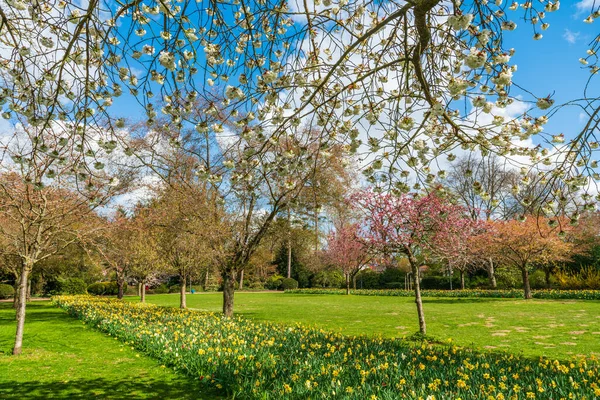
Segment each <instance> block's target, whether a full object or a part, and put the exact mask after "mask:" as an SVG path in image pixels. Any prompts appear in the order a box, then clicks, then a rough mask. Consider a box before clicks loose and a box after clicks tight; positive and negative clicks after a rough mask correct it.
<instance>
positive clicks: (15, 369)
mask: <svg viewBox="0 0 600 400" xmlns="http://www.w3.org/2000/svg"><path fill="white" fill-rule="evenodd" d="M15 329H16V328H15V321H14V311H13V309H12V307H11V304H10V303H0V399H40V400H42V399H44V400H45V399H65V400H66V399H211V398H215V396H214V395H211V394H209V393H207V392H206V389H205V388H201V387H200V386H199V385H198V382H197V381H195V380H193V379H191V378H189V377H186V376H184V375H182V374H179V373H177V372H175V371H173V370H172V369H170V368H164V367H162V366H161V365H160V364H158V362H157V361H155V360H153V359H150V358H148V357H146V356H144V355H141V354H139V353H137V352H136V351H134V350H132V349H131V347H129V346H127V345H125V344H124V343H121V342H119V341H117V340H114V339H113V338H111V337H109V336H107V335H104V334H102V333H100V332H98V331H95V330H92V329H89V328H88V327H87V326H86V325H84V324H83V323H82V322H80V321H78V320H76V319H74V318H72V317H70V316H69V315H67V313H65V312H64V311H63V310H60V309H58V308H55V307H53V306H52V305H51V304H50V303H49V302H34V303H30V304H28V305H27V322H26V325H25V338H24V349H23V354H22V355H21V356H18V357H15V356H12V355H10V354H11V351H12V345H13V340H14V334H15Z"/></svg>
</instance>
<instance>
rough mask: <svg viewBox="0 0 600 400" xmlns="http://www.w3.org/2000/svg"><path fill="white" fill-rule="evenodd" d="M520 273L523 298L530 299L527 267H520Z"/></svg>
mask: <svg viewBox="0 0 600 400" xmlns="http://www.w3.org/2000/svg"><path fill="white" fill-rule="evenodd" d="M521 275H523V289H524V291H525V299H531V287H530V286H529V271H527V267H524V268H521Z"/></svg>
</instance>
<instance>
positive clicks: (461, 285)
mask: <svg viewBox="0 0 600 400" xmlns="http://www.w3.org/2000/svg"><path fill="white" fill-rule="evenodd" d="M460 290H465V271H460Z"/></svg>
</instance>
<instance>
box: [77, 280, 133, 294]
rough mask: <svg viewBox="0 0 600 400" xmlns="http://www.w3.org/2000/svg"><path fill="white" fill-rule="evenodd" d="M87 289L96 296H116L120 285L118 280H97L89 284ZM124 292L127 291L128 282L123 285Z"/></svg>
mask: <svg viewBox="0 0 600 400" xmlns="http://www.w3.org/2000/svg"><path fill="white" fill-rule="evenodd" d="M87 291H88V293H89V294H95V295H96V296H116V295H117V294H119V285H118V284H117V282H97V283H92V284H91V285H90V286H88V288H87ZM123 292H127V284H125V286H124V287H123ZM136 294H137V293H136Z"/></svg>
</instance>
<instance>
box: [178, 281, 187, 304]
mask: <svg viewBox="0 0 600 400" xmlns="http://www.w3.org/2000/svg"><path fill="white" fill-rule="evenodd" d="M179 282H180V285H179V308H187V299H186V297H185V285H186V283H187V282H186V279H185V274H184V275H180V277H179Z"/></svg>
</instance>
